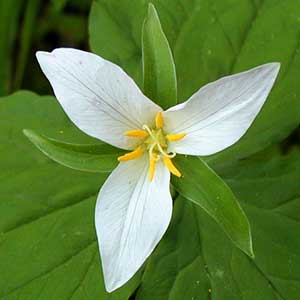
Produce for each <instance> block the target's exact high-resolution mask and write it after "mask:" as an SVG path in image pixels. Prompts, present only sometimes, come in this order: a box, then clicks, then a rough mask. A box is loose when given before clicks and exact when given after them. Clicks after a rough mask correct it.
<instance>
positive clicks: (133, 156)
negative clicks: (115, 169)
mask: <svg viewBox="0 0 300 300" xmlns="http://www.w3.org/2000/svg"><path fill="white" fill-rule="evenodd" d="M142 155H143V150H142V148H141V147H138V148H136V149H135V150H133V151H132V152H129V153H126V154H124V155H122V156H119V157H118V161H128V160H132V159H136V158H139V157H141V156H142Z"/></svg>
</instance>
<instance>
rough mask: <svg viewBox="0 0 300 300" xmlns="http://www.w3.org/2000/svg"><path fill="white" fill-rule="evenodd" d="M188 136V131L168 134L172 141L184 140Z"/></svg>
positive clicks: (169, 139)
mask: <svg viewBox="0 0 300 300" xmlns="http://www.w3.org/2000/svg"><path fill="white" fill-rule="evenodd" d="M185 136H186V133H177V134H168V135H166V139H167V140H168V141H170V142H176V141H180V140H182V139H183V138H184V137H185Z"/></svg>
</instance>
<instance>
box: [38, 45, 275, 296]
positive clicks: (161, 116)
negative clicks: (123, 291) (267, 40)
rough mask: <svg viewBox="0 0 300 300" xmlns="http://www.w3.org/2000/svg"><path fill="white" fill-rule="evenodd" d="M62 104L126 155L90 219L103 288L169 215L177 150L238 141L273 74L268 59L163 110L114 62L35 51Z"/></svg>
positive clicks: (202, 150)
mask: <svg viewBox="0 0 300 300" xmlns="http://www.w3.org/2000/svg"><path fill="white" fill-rule="evenodd" d="M37 58H38V61H39V63H40V65H41V68H42V70H43V72H44V73H45V75H46V76H47V78H48V79H49V81H50V83H51V85H52V87H53V89H54V93H55V95H56V97H57V99H58V101H59V102H60V104H61V106H62V107H63V109H64V110H65V112H66V113H67V115H68V116H69V118H70V119H71V120H72V122H73V123H74V124H75V125H76V126H77V127H79V129H81V130H82V131H83V132H85V133H87V134H88V135H90V136H92V137H95V138H98V139H100V140H102V141H105V142H107V143H109V144H111V145H113V146H116V147H119V148H121V149H125V150H130V151H131V152H129V153H127V154H125V155H123V156H120V157H119V158H118V160H119V161H120V164H119V165H118V167H117V168H116V169H115V170H114V171H113V172H112V173H111V174H110V176H109V177H108V179H107V180H106V182H105V183H104V185H103V186H102V188H101V190H100V193H99V196H98V200H97V205H96V212H95V223H96V231H97V236H98V240H99V247H100V254H101V260H102V267H103V273H104V280H105V285H106V289H107V290H108V291H113V290H115V289H117V288H118V287H120V286H122V285H123V284H124V283H125V282H127V281H128V280H129V279H130V278H131V277H132V276H133V275H134V274H135V273H136V271H137V270H138V269H139V268H140V267H141V265H142V264H143V263H144V261H145V260H146V258H147V257H148V256H149V255H150V254H151V252H152V251H153V249H154V248H155V246H156V245H157V243H158V242H159V241H160V239H161V238H162V236H163V234H164V233H165V231H166V229H167V227H168V225H169V223H170V219H171V214H172V198H171V195H170V191H169V181H170V172H171V173H172V174H174V175H175V176H179V177H180V176H181V174H180V171H179V170H178V169H177V168H176V166H175V165H174V164H173V162H172V158H173V157H174V156H175V155H176V153H179V154H188V155H210V154H213V153H216V152H219V151H221V150H223V149H225V148H227V147H229V146H231V145H232V144H234V143H235V142H236V141H238V140H239V139H240V138H241V136H242V135H244V133H245V132H246V131H247V129H248V128H249V126H250V125H251V123H252V122H253V120H254V119H255V117H256V115H257V114H258V112H259V111H260V109H261V107H262V105H263V104H264V102H265V100H266V98H267V96H268V94H269V92H270V90H271V88H272V86H273V84H274V81H275V79H276V76H277V73H278V71H279V67H280V65H279V63H270V64H265V65H262V66H259V67H257V68H254V69H251V70H249V71H246V72H243V73H239V74H236V75H232V76H227V77H224V78H221V79H220V80H217V81H215V82H213V83H210V84H208V85H206V86H204V87H203V88H201V89H200V90H198V91H197V92H196V93H195V94H194V95H192V96H191V98H190V99H189V100H188V101H186V102H185V103H182V104H179V105H176V106H174V107H171V108H170V109H168V110H167V111H163V110H162V109H161V108H160V107H159V106H158V105H156V104H155V103H153V102H152V101H151V100H149V99H148V98H147V97H146V96H145V95H143V93H142V92H141V91H140V90H139V88H138V87H137V85H136V84H135V83H134V81H133V80H132V79H131V78H130V77H129V76H128V75H127V74H126V73H125V72H124V71H123V70H122V69H121V68H119V67H118V66H116V65H115V64H113V63H111V62H109V61H106V60H104V59H102V58H100V57H99V56H97V55H95V54H92V53H87V52H84V51H80V50H75V49H64V48H61V49H56V50H54V51H53V52H52V53H47V52H38V53H37Z"/></svg>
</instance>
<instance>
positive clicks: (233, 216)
mask: <svg viewBox="0 0 300 300" xmlns="http://www.w3.org/2000/svg"><path fill="white" fill-rule="evenodd" d="M175 161H176V165H177V166H178V168H179V169H180V171H181V172H182V174H183V177H181V178H177V177H174V178H173V181H172V183H173V185H174V186H175V188H176V189H177V191H178V192H179V193H180V194H181V195H183V196H184V197H185V198H187V199H188V200H190V201H192V202H193V203H195V204H196V205H199V206H200V207H201V208H203V209H204V210H205V211H206V212H207V213H208V214H209V215H210V216H211V217H212V218H214V220H215V221H216V222H217V223H218V224H219V225H220V226H221V227H222V228H223V230H224V231H225V232H226V234H227V235H228V236H229V238H230V239H231V240H232V241H233V243H234V244H235V245H236V246H237V247H239V248H240V249H241V250H243V251H244V252H245V253H247V254H248V255H249V256H251V257H253V256H254V254H253V249H252V238H251V230H250V225H249V222H248V219H247V217H246V215H245V213H244V212H243V210H242V208H241V207H240V205H239V203H238V201H237V199H236V197H235V195H234V194H233V192H232V191H231V189H230V188H229V187H228V185H227V184H226V183H225V182H224V181H223V180H222V179H221V178H220V177H219V176H218V175H217V174H216V173H215V172H214V171H213V170H212V169H210V168H209V167H208V165H207V164H206V163H205V162H203V161H202V160H201V159H200V158H198V157H184V156H180V157H178V158H177V159H176V160H175Z"/></svg>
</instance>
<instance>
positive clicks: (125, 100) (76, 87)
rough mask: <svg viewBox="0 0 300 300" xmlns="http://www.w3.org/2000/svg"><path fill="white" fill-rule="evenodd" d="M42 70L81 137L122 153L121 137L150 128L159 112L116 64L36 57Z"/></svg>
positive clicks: (79, 56)
mask: <svg viewBox="0 0 300 300" xmlns="http://www.w3.org/2000/svg"><path fill="white" fill-rule="evenodd" d="M36 56H37V59H38V61H39V63H40V66H41V68H42V70H43V72H44V73H45V75H46V76H47V78H48V79H49V81H50V83H51V85H52V87H53V90H54V93H55V96H56V97H57V99H58V101H59V102H60V104H61V106H62V107H63V109H64V110H65V112H66V114H67V115H68V116H69V118H70V119H71V120H72V121H73V123H74V124H75V125H76V126H77V127H79V128H80V129H81V130H82V131H84V132H85V133H87V134H89V135H91V136H93V137H96V138H98V139H101V140H103V141H105V142H107V143H109V144H112V145H114V146H117V147H119V148H123V149H132V148H134V146H135V144H136V143H137V140H136V139H132V138H127V137H125V136H124V132H125V131H127V130H133V129H138V128H141V127H142V126H143V125H144V124H148V125H152V124H153V122H154V118H155V114H156V113H157V112H158V111H160V110H161V109H160V108H159V106H157V105H156V104H154V103H153V102H152V101H151V100H149V99H148V98H147V97H146V96H144V95H143V94H142V92H141V91H140V90H139V88H138V87H137V85H136V84H135V83H134V81H133V80H132V79H131V78H130V77H129V76H128V75H127V74H126V73H125V72H124V71H123V70H122V69H121V68H120V67H118V66H117V65H115V64H113V63H111V62H109V61H107V60H104V59H102V58H101V57H99V56H97V55H95V54H92V53H88V52H84V51H81V50H76V49H70V48H60V49H56V50H54V51H53V52H51V53H48V52H40V51H39V52H37V55H36Z"/></svg>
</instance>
